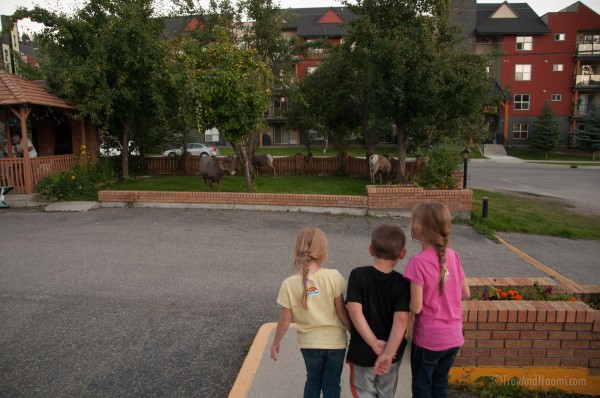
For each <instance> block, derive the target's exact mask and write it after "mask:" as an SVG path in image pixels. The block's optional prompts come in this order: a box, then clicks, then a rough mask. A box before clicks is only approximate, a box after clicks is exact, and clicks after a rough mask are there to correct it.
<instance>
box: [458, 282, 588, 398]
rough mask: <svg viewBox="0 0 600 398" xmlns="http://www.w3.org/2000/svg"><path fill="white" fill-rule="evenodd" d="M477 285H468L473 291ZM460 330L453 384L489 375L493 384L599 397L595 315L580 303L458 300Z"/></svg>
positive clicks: (511, 284)
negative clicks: (462, 341)
mask: <svg viewBox="0 0 600 398" xmlns="http://www.w3.org/2000/svg"><path fill="white" fill-rule="evenodd" d="M485 279H490V280H492V279H491V278H485ZM501 279H503V280H501ZM493 280H494V281H495V282H494V286H496V287H503V288H504V287H508V286H510V287H511V288H517V289H518V288H519V287H521V286H530V285H531V284H532V283H533V282H532V281H535V280H537V281H538V282H539V283H540V284H541V285H543V286H555V283H553V282H552V280H551V279H549V278H497V279H493ZM526 280H529V281H530V282H531V283H527V281H526ZM479 281H480V280H477V279H471V280H469V284H470V285H471V286H473V287H475V289H477V285H478V282H479ZM497 282H500V283H497ZM515 282H520V283H523V284H520V283H515ZM463 330H464V335H465V345H464V346H463V348H462V349H461V351H460V352H459V354H458V356H457V358H456V361H455V363H454V367H453V368H452V370H451V372H450V375H451V380H452V381H453V382H456V381H457V382H465V381H469V382H474V381H475V380H476V379H477V378H478V377H480V376H489V377H493V378H494V381H495V382H496V383H505V384H509V383H512V384H519V385H523V386H524V387H530V388H534V389H537V388H542V389H549V388H559V389H562V390H565V391H569V392H578V393H586V394H600V311H596V310H593V309H592V308H591V307H589V306H588V305H587V304H585V303H583V302H581V301H574V302H570V301H479V300H473V301H464V302H463ZM513 377H516V379H513Z"/></svg>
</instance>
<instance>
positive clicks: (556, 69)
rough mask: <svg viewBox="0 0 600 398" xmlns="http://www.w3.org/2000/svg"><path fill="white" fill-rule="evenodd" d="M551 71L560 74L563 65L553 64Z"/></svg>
mask: <svg viewBox="0 0 600 398" xmlns="http://www.w3.org/2000/svg"><path fill="white" fill-rule="evenodd" d="M552 71H553V72H562V71H563V64H554V65H552Z"/></svg>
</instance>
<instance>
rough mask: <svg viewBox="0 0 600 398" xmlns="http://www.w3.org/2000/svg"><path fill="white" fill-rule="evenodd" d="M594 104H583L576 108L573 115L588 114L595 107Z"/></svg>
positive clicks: (581, 115)
mask: <svg viewBox="0 0 600 398" xmlns="http://www.w3.org/2000/svg"><path fill="white" fill-rule="evenodd" d="M594 106H595V105H594V104H581V105H579V107H577V108H575V111H574V112H573V117H583V116H586V115H587V114H588V113H589V112H590V111H591V110H592V108H593V107H594Z"/></svg>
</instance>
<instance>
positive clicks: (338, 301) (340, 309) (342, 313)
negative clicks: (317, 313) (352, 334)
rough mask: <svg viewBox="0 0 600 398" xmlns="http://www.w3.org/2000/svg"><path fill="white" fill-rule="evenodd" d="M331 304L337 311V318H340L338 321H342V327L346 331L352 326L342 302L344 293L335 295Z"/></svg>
mask: <svg viewBox="0 0 600 398" xmlns="http://www.w3.org/2000/svg"><path fill="white" fill-rule="evenodd" d="M333 304H334V305H335V312H336V313H337V316H338V318H340V321H342V325H344V327H345V328H346V329H347V330H348V331H350V328H351V327H352V326H351V325H350V316H349V315H348V309H347V308H346V305H345V304H344V295H343V294H340V295H339V296H337V297H336V298H335V299H334V301H333Z"/></svg>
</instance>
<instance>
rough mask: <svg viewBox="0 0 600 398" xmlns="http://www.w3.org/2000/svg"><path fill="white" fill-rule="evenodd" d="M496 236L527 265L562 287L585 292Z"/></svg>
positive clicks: (577, 285) (578, 285)
mask: <svg viewBox="0 0 600 398" xmlns="http://www.w3.org/2000/svg"><path fill="white" fill-rule="evenodd" d="M494 236H495V237H496V239H498V240H499V241H500V243H502V244H503V245H504V246H506V247H507V248H508V250H510V251H511V252H513V253H515V254H516V255H517V256H519V258H521V259H522V260H523V261H525V262H526V263H528V264H530V265H532V266H534V267H535V268H537V269H539V270H540V271H542V272H544V273H546V274H548V276H550V277H552V278H554V279H556V280H557V281H558V282H560V283H561V284H562V285H564V286H566V287H567V288H569V289H570V290H572V291H573V292H581V291H583V287H582V286H581V285H580V284H579V283H577V282H575V281H574V280H572V279H569V278H567V277H566V276H564V275H563V274H561V273H559V272H557V271H555V270H554V269H552V268H550V267H548V266H547V265H545V264H543V263H542V262H540V261H538V260H536V259H535V258H533V257H531V256H530V255H529V254H527V253H525V252H524V251H523V250H521V249H519V248H516V247H515V246H513V245H511V244H510V243H508V242H507V241H505V240H504V239H502V238H501V237H499V236H498V235H495V234H494Z"/></svg>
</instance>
